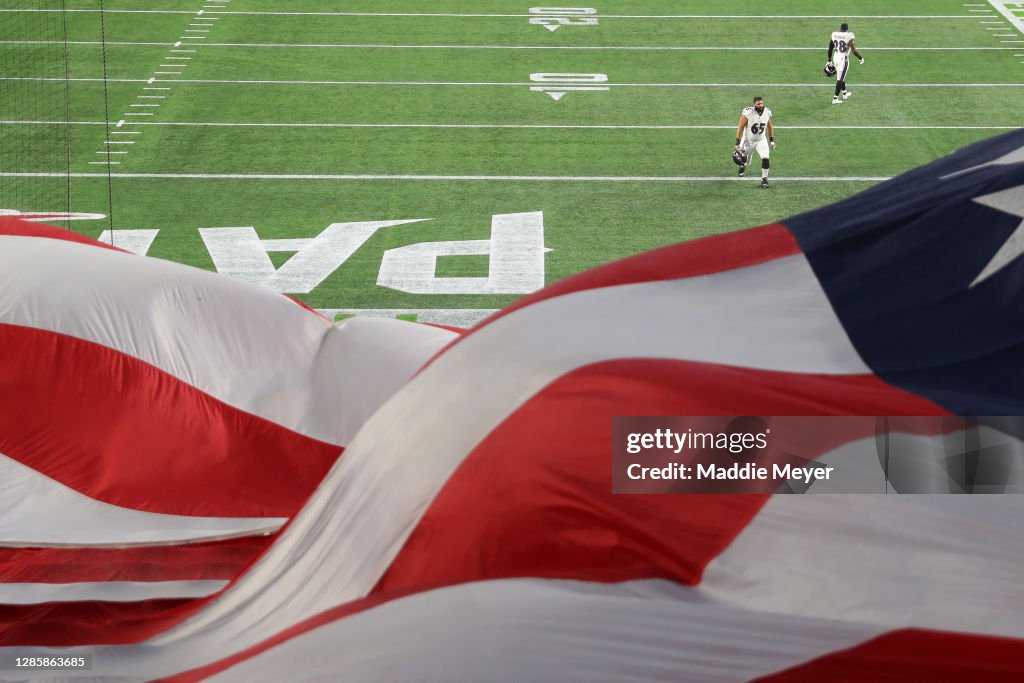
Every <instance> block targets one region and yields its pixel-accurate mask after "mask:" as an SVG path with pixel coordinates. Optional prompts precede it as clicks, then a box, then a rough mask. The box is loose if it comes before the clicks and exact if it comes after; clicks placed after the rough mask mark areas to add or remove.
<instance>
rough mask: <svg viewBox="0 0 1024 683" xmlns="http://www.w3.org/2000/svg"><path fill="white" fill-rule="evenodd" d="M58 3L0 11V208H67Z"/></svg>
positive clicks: (42, 1)
mask: <svg viewBox="0 0 1024 683" xmlns="http://www.w3.org/2000/svg"><path fill="white" fill-rule="evenodd" d="M65 1H66V0H4V2H3V3H2V7H0V174H2V175H0V210H6V211H10V210H14V211H21V212H30V211H31V212H36V211H46V212H52V211H69V210H70V202H71V191H70V180H71V176H70V175H69V174H70V170H71V169H70V144H71V127H70V125H68V118H69V109H70V92H69V89H68V86H69V83H68V81H67V75H68V74H67V67H68V64H67V49H66V48H67V46H66V42H65V41H66V28H65V27H66V24H65V19H66V16H67V15H66V13H65V11H64V10H65V7H64V5H65ZM24 174H41V175H24Z"/></svg>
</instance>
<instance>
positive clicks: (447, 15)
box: [0, 7, 989, 20]
mask: <svg viewBox="0 0 1024 683" xmlns="http://www.w3.org/2000/svg"><path fill="white" fill-rule="evenodd" d="M206 9H212V8H209V7H207V8H204V12H203V14H204V17H203V18H204V19H205V18H208V17H207V16H205V15H210V14H217V15H222V16H223V15H226V14H242V15H249V16H297V17H419V18H422V17H442V18H484V19H486V18H524V17H531V18H532V17H535V16H537V15H536V14H497V13H488V14H483V13H471V12H271V11H263V12H258V11H245V12H243V11H234V10H228V11H226V12H206V11H205V10H206ZM62 11H67V12H92V13H96V12H99V10H98V9H68V10H60V9H0V12H62ZM969 11H971V12H988V11H989V10H969ZM104 13H105V14H195V12H189V11H187V10H138V9H107V10H104ZM587 16H590V17H595V18H598V19H740V20H746V19H835V20H841V19H858V20H860V19H923V20H933V19H965V18H971V17H964V16H963V15H961V14H853V15H849V14H843V15H840V14H807V15H801V14H590V15H587ZM209 18H212V17H209Z"/></svg>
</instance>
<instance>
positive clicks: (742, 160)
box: [732, 149, 747, 166]
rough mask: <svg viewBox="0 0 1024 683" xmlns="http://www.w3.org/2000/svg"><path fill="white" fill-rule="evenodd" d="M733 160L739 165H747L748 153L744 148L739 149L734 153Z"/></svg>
mask: <svg viewBox="0 0 1024 683" xmlns="http://www.w3.org/2000/svg"><path fill="white" fill-rule="evenodd" d="M732 161H733V163H734V164H736V165H737V166H746V165H747V155H746V154H744V153H743V150H742V149H737V150H736V151H734V152H733V153H732Z"/></svg>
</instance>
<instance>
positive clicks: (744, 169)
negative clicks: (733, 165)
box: [736, 166, 747, 178]
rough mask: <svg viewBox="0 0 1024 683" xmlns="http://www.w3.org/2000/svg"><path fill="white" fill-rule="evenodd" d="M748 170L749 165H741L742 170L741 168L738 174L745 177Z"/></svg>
mask: <svg viewBox="0 0 1024 683" xmlns="http://www.w3.org/2000/svg"><path fill="white" fill-rule="evenodd" d="M746 172H747V167H746V166H740V170H739V172H738V173H737V174H736V175H738V176H739V177H740V178H742V177H743V175H744V174H745V173H746Z"/></svg>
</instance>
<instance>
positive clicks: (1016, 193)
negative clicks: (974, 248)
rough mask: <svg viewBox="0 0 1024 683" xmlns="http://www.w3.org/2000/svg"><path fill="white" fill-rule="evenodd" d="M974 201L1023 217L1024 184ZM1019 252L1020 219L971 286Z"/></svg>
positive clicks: (1023, 244)
mask: <svg viewBox="0 0 1024 683" xmlns="http://www.w3.org/2000/svg"><path fill="white" fill-rule="evenodd" d="M1022 151H1024V148H1021V150H1018V152H1022ZM1022 160H1024V159H1022ZM992 163H995V162H992ZM974 201H976V202H977V203H979V204H981V205H983V206H987V207H990V208H993V209H996V210H997V211H1002V212H1004V213H1008V214H1012V215H1014V216H1018V217H1020V218H1022V219H1024V185H1018V186H1017V187H1011V188H1009V189H1007V190H1000V191H999V192H993V193H992V194H986V195H982V196H980V197H975V198H974ZM1021 254H1024V220H1021V222H1020V225H1018V226H1017V229H1016V230H1014V231H1013V233H1012V234H1011V235H1010V238H1009V239H1007V240H1006V242H1004V243H1003V246H1001V247H1000V248H999V251H997V252H996V255H995V256H993V257H992V260H991V261H989V262H988V265H986V266H985V268H984V269H983V270H982V271H981V273H979V274H978V277H976V278H974V282H972V283H971V287H974V286H975V285H977V284H978V283H980V282H983V281H985V280H987V279H988V278H990V277H992V276H993V275H994V274H996V273H997V272H999V271H1000V270H1002V269H1003V268H1005V267H1006V266H1007V265H1009V264H1010V262H1011V261H1013V260H1014V259H1016V258H1017V257H1018V256H1020V255H1021Z"/></svg>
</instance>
